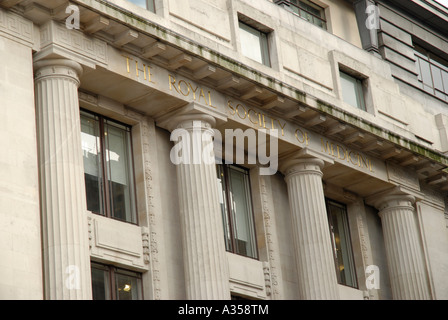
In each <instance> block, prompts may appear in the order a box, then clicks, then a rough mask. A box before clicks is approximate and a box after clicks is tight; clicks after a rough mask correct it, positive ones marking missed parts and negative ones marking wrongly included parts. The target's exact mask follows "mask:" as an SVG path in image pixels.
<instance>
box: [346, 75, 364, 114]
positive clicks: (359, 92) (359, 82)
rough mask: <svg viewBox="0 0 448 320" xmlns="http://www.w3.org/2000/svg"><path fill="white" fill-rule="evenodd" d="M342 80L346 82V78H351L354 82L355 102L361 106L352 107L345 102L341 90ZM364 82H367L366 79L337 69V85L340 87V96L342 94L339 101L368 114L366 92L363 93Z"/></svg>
mask: <svg viewBox="0 0 448 320" xmlns="http://www.w3.org/2000/svg"><path fill="white" fill-rule="evenodd" d="M342 78H345V79H346V80H347V78H351V79H353V80H354V82H355V92H354V94H355V95H356V97H357V100H359V102H360V103H361V105H357V106H355V105H352V104H350V103H348V102H346V100H345V97H344V90H343V88H342ZM351 79H350V80H351ZM365 81H367V80H366V78H362V77H359V76H357V75H354V74H353V73H352V72H351V71H349V70H346V69H344V68H339V83H340V85H341V94H342V96H341V100H342V101H344V103H347V104H348V105H350V106H352V107H354V108H356V109H359V110H362V111H365V112H368V111H367V100H366V92H365V83H366V82H365Z"/></svg>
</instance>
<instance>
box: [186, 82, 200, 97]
mask: <svg viewBox="0 0 448 320" xmlns="http://www.w3.org/2000/svg"><path fill="white" fill-rule="evenodd" d="M188 85H189V86H190V88H191V92H193V100H196V91H198V88H199V87H196V89H193V86H192V85H191V83H190V82H188Z"/></svg>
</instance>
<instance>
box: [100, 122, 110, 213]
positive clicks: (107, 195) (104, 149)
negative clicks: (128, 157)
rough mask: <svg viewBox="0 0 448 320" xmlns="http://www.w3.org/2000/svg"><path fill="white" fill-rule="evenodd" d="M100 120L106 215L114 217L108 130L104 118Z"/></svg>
mask: <svg viewBox="0 0 448 320" xmlns="http://www.w3.org/2000/svg"><path fill="white" fill-rule="evenodd" d="M99 122H100V145H101V159H102V166H101V167H102V171H103V185H104V187H103V199H104V206H105V216H106V217H109V218H110V217H112V209H111V204H110V193H109V189H110V188H109V171H108V170H107V168H108V164H107V154H106V152H107V145H106V132H105V126H104V118H103V117H99Z"/></svg>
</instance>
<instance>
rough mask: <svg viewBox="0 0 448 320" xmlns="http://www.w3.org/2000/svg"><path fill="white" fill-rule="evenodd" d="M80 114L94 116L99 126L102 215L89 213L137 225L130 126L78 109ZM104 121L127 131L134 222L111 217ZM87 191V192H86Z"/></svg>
mask: <svg viewBox="0 0 448 320" xmlns="http://www.w3.org/2000/svg"><path fill="white" fill-rule="evenodd" d="M82 113H87V114H90V115H91V116H94V117H96V118H97V119H98V124H99V140H100V143H99V144H100V152H101V168H100V171H101V181H102V182H101V183H102V186H103V188H102V190H100V192H101V193H102V194H101V199H102V201H103V205H104V214H101V213H100V212H94V211H91V212H92V213H94V214H97V215H100V216H103V217H107V218H110V219H114V220H117V221H121V222H125V223H130V224H133V225H138V224H139V219H138V210H137V208H138V205H137V189H136V187H137V186H136V181H135V166H134V163H135V162H134V145H133V139H132V126H130V125H128V124H126V123H123V122H120V121H117V120H115V119H112V118H110V117H107V116H103V115H101V114H99V113H96V112H92V111H90V110H86V109H83V108H80V116H81V114H82ZM106 121H109V122H111V123H112V124H113V123H116V124H117V125H119V126H122V127H125V128H126V130H128V132H129V135H130V138H129V143H130V146H129V149H130V154H129V159H128V160H129V162H130V166H131V168H128V170H129V173H130V174H132V186H131V187H132V191H131V192H130V193H131V194H130V197H132V198H133V203H131V204H130V206H133V208H131V210H133V211H134V213H135V221H128V220H125V219H120V218H118V217H115V216H113V214H112V212H113V204H112V203H111V193H110V190H111V186H110V185H109V182H110V181H109V180H108V179H109V176H110V175H109V173H108V170H107V165H106V159H107V155H106V149H107V142H106V138H105V134H104V133H105V131H104V124H105V122H106ZM86 191H87V190H86Z"/></svg>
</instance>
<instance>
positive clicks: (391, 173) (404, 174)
mask: <svg viewBox="0 0 448 320" xmlns="http://www.w3.org/2000/svg"><path fill="white" fill-rule="evenodd" d="M386 166H387V176H388V178H389V181H391V182H395V183H398V184H401V185H404V186H407V187H408V188H410V189H412V190H417V191H420V183H419V181H418V177H417V175H416V174H415V173H413V172H411V171H409V170H406V169H405V168H402V167H400V166H397V165H395V164H392V163H390V162H388V163H387V165H386Z"/></svg>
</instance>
